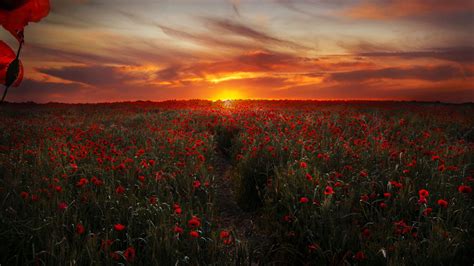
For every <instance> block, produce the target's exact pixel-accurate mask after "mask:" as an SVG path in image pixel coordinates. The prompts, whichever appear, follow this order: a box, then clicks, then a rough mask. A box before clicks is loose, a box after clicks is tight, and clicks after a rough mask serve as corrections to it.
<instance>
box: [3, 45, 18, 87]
mask: <svg viewBox="0 0 474 266" xmlns="http://www.w3.org/2000/svg"><path fill="white" fill-rule="evenodd" d="M15 58H16V55H15V52H14V51H13V50H12V49H11V48H10V46H8V44H6V43H5V42H3V41H0V83H1V84H4V85H6V76H7V70H8V66H10V63H11V62H12V61H13V60H15ZM22 79H23V65H22V64H21V62H20V72H19V73H18V77H17V79H16V80H15V81H14V83H13V84H12V85H13V86H14V87H18V86H19V85H20V83H21V80H22Z"/></svg>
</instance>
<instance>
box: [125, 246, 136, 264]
mask: <svg viewBox="0 0 474 266" xmlns="http://www.w3.org/2000/svg"><path fill="white" fill-rule="evenodd" d="M135 255H136V251H135V248H134V247H128V248H127V249H126V250H125V251H124V252H123V256H124V257H125V260H126V261H127V262H133V261H134V260H135Z"/></svg>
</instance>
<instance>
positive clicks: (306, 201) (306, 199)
mask: <svg viewBox="0 0 474 266" xmlns="http://www.w3.org/2000/svg"><path fill="white" fill-rule="evenodd" d="M308 202H309V199H308V198H307V197H301V198H300V203H308Z"/></svg>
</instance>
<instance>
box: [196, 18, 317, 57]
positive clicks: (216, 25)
mask: <svg viewBox="0 0 474 266" xmlns="http://www.w3.org/2000/svg"><path fill="white" fill-rule="evenodd" d="M204 21H205V22H206V23H207V24H208V25H209V26H210V27H211V28H212V29H213V30H215V31H216V32H218V33H222V34H225V33H230V34H234V35H237V36H241V37H245V38H248V39H251V40H254V41H256V42H260V43H266V44H273V45H278V46H283V47H287V48H291V49H296V50H310V48H308V47H305V46H303V45H300V44H297V43H295V42H292V41H287V40H284V39H280V38H277V37H274V36H272V35H270V34H268V33H266V32H264V31H263V30H261V29H260V30H256V29H254V28H252V27H250V26H248V25H244V24H242V23H240V22H236V21H231V20H228V19H221V18H209V17H208V18H205V19H204Z"/></svg>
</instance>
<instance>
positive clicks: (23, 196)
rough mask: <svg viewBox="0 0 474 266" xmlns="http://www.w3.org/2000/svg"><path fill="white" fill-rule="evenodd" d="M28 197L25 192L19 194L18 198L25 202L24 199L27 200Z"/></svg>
mask: <svg viewBox="0 0 474 266" xmlns="http://www.w3.org/2000/svg"><path fill="white" fill-rule="evenodd" d="M28 196H29V194H28V192H26V191H22V192H20V197H21V198H22V199H25V200H26V199H28Z"/></svg>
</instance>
